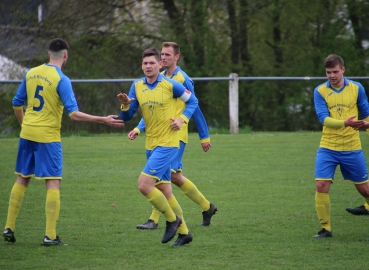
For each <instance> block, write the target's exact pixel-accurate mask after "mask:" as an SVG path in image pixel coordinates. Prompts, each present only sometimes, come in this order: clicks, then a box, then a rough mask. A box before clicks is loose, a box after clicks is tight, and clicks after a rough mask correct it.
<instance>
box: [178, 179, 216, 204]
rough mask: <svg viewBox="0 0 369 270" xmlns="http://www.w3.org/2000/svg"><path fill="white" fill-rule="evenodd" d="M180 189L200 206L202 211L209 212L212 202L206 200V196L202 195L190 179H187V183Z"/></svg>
mask: <svg viewBox="0 0 369 270" xmlns="http://www.w3.org/2000/svg"><path fill="white" fill-rule="evenodd" d="M180 189H181V190H182V191H183V193H184V194H185V195H186V196H187V197H188V198H190V199H191V200H193V201H194V202H195V203H197V204H198V205H200V207H201V208H202V211H207V210H209V208H210V202H209V201H208V200H207V199H205V197H204V195H202V193H201V192H200V191H199V190H198V189H197V187H196V186H195V184H194V183H192V182H191V181H190V179H188V178H186V181H185V182H184V184H183V185H182V186H181V187H180Z"/></svg>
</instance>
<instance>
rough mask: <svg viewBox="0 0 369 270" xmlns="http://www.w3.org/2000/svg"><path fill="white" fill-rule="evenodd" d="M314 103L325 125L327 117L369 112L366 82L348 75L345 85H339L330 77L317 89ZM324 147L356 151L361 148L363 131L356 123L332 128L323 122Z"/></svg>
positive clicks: (322, 146) (357, 114) (338, 117)
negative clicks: (365, 88)
mask: <svg viewBox="0 0 369 270" xmlns="http://www.w3.org/2000/svg"><path fill="white" fill-rule="evenodd" d="M314 104H315V110H316V114H317V116H318V119H319V122H320V123H321V124H322V125H323V123H324V119H325V118H326V117H331V118H334V119H338V120H346V119H347V118H349V117H350V116H354V115H355V116H357V118H356V119H358V118H359V116H360V118H366V117H368V116H369V104H368V98H367V96H366V93H365V90H364V88H363V86H362V85H361V84H360V83H358V82H355V81H352V80H348V79H346V78H344V85H343V86H342V88H341V89H335V88H333V87H332V86H331V84H330V82H329V81H327V82H325V83H323V84H321V85H319V86H318V87H316V88H315V90H314ZM319 147H321V148H327V149H330V150H334V151H354V150H359V149H361V142H360V137H359V132H358V131H356V130H354V129H353V128H352V127H341V128H332V127H327V126H323V131H322V137H321V140H320V146H319Z"/></svg>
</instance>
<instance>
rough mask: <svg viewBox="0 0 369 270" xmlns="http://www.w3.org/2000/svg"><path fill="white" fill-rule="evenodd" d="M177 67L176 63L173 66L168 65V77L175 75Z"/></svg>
mask: <svg viewBox="0 0 369 270" xmlns="http://www.w3.org/2000/svg"><path fill="white" fill-rule="evenodd" d="M176 68H177V65H174V66H172V67H167V68H166V70H165V71H166V72H165V75H166V76H167V77H171V76H172V75H173V73H174V71H175V70H176Z"/></svg>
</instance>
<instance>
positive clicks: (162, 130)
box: [118, 48, 198, 246]
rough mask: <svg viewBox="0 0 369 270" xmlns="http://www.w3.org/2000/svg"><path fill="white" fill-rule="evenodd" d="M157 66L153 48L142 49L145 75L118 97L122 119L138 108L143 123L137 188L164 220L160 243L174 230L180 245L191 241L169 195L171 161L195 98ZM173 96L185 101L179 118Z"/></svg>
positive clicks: (178, 208)
mask: <svg viewBox="0 0 369 270" xmlns="http://www.w3.org/2000/svg"><path fill="white" fill-rule="evenodd" d="M161 67H162V62H161V61H160V52H159V51H158V50H157V49H155V48H150V49H147V50H145V51H144V52H143V54H142V70H143V72H144V74H145V77H143V78H141V79H138V80H136V81H134V82H133V84H132V86H131V89H130V91H129V96H127V95H126V94H124V93H120V94H118V99H119V101H120V102H121V104H122V105H121V112H120V115H121V117H122V119H123V120H124V121H128V120H130V119H131V118H132V117H133V115H134V114H135V112H136V111H137V109H138V108H139V107H140V108H141V112H142V116H143V118H144V121H145V125H146V143H145V148H146V158H147V162H146V165H145V167H144V169H143V170H142V172H141V174H140V176H139V178H138V189H139V191H140V192H141V193H142V194H143V195H144V196H145V197H146V198H147V199H148V200H149V202H150V203H151V204H152V205H153V206H154V207H155V208H156V209H158V210H159V211H160V212H161V213H163V214H164V216H165V218H166V220H167V222H166V230H165V233H164V236H163V239H162V243H167V242H169V241H170V240H171V239H172V238H173V237H174V236H175V234H176V231H177V229H178V233H179V237H178V239H177V240H176V241H175V243H174V244H173V245H174V246H182V245H185V244H188V243H190V242H191V241H192V235H191V233H190V232H189V230H188V228H187V226H186V223H185V222H184V219H183V212H182V209H181V207H180V205H179V204H178V202H177V200H176V198H175V197H174V196H173V194H172V186H171V184H170V179H171V164H172V163H173V161H174V159H175V158H176V156H177V153H178V148H179V132H178V131H179V130H180V129H181V126H182V124H183V123H184V122H186V123H188V120H189V119H190V118H191V116H192V114H193V112H194V110H195V109H196V107H197V105H198V101H197V98H196V97H195V95H193V94H192V93H191V91H189V90H187V89H186V88H185V87H184V86H183V85H182V84H180V83H178V82H176V81H174V80H171V79H168V78H166V77H165V76H163V75H162V74H160V69H161ZM177 98H179V99H181V100H182V101H183V102H184V103H185V108H184V110H183V113H182V114H181V115H180V116H179V117H178V115H177Z"/></svg>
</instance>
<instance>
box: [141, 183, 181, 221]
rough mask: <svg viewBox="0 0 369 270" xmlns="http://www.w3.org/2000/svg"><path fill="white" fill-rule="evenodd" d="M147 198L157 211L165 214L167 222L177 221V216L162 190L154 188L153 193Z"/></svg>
mask: <svg viewBox="0 0 369 270" xmlns="http://www.w3.org/2000/svg"><path fill="white" fill-rule="evenodd" d="M146 198H147V199H148V200H149V202H150V203H151V204H152V205H153V206H154V207H155V208H156V209H158V210H159V211H160V212H161V213H163V214H164V216H165V219H166V220H167V221H169V222H173V221H175V220H176V218H177V217H176V214H174V212H173V210H172V208H170V206H169V203H168V201H167V199H166V198H165V196H164V194H163V193H162V192H161V191H160V190H158V189H157V188H154V189H153V191H152V192H151V193H150V194H148V195H147V196H146Z"/></svg>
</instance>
